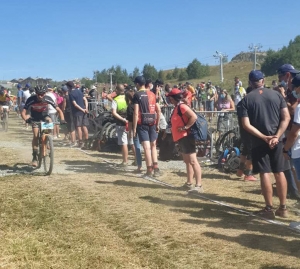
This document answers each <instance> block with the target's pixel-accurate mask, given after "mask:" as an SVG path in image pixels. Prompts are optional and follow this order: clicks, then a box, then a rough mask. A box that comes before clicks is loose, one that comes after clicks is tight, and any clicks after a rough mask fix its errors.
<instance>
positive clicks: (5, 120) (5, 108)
mask: <svg viewBox="0 0 300 269" xmlns="http://www.w3.org/2000/svg"><path fill="white" fill-rule="evenodd" d="M2 109H3V118H2V128H3V130H4V131H5V132H7V131H8V112H9V106H2Z"/></svg>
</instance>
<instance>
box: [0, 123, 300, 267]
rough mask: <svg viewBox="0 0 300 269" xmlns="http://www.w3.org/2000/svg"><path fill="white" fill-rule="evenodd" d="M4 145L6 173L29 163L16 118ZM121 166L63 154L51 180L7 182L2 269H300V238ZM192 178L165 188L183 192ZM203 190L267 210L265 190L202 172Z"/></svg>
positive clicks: (1, 188)
mask: <svg viewBox="0 0 300 269" xmlns="http://www.w3.org/2000/svg"><path fill="white" fill-rule="evenodd" d="M1 137H2V139H1V142H0V144H1V143H2V144H1V147H0V156H4V157H3V158H1V162H0V169H1V170H5V169H8V168H9V169H13V166H14V165H15V164H16V163H26V162H29V161H30V157H31V152H30V137H31V133H30V132H29V131H24V129H21V126H20V125H19V124H17V120H16V119H12V120H11V122H10V130H9V133H8V134H7V135H5V136H1ZM55 144H56V145H57V141H55ZM119 158H120V155H118V154H108V153H98V152H90V154H88V155H87V154H84V153H83V152H81V151H78V150H75V149H70V148H60V147H58V146H56V148H55V167H54V174H53V175H51V176H50V177H45V176H39V175H36V174H30V175H25V174H24V175H11V176H6V177H0V238H1V240H0V268H1V269H11V268H24V269H28V268H32V269H36V268H38V269H39V268H41V269H45V268H52V269H61V268H64V269H71V268H76V269H77V268H93V269H94V268H100V269H103V268H104V269H106V268H130V269H132V268H153V269H157V268H176V269H177V268H178V269H181V268H188V269H189V268H197V269H198V268H204V269H207V268H214V269H219V268H224V269H227V268H245V269H247V268H257V269H258V268H261V269H268V268H270V269H271V268H283V269H285V268H286V269H287V268H294V269H296V268H299V262H300V248H299V246H300V236H299V234H296V233H294V232H291V231H289V230H288V229H286V228H285V227H281V226H276V225H272V224H270V223H267V222H264V221H262V220H259V219H256V218H253V217H249V216H247V215H245V214H241V213H238V212H235V211H232V210H230V209H229V208H226V207H222V206H220V205H218V204H215V203H212V202H210V201H206V200H203V199H199V198H196V197H191V196H189V195H187V194H186V192H185V191H183V190H182V189H180V188H168V187H165V186H162V185H159V184H156V183H152V182H149V181H147V180H144V179H142V178H140V177H138V176H136V175H134V174H132V173H131V172H124V171H120V170H116V169H114V168H112V167H111V166H109V163H117V162H119V161H120V159H119ZM104 160H106V161H104ZM57 167H62V168H64V169H63V170H59V171H58V170H55V169H56V168H57ZM185 176H186V175H185V173H183V172H182V171H179V170H177V169H170V170H164V175H163V177H162V178H161V180H162V181H164V182H167V183H169V184H172V185H174V186H176V187H179V186H181V185H182V184H183V183H184V181H185ZM203 186H204V189H205V194H203V195H204V196H205V197H208V198H210V199H213V200H218V201H223V202H226V203H228V204H230V205H232V206H235V207H238V208H242V209H245V210H249V211H255V210H258V209H260V208H262V206H263V205H264V203H263V198H262V196H261V194H260V186H259V182H244V181H242V180H240V179H238V178H236V177H234V176H230V175H227V174H223V173H220V172H218V171H216V170H209V169H203ZM274 202H275V206H276V205H278V199H277V198H276V197H274ZM292 203H293V201H288V206H290V205H291V204H292ZM297 219H298V220H299V217H297V216H295V215H294V214H292V213H291V214H290V217H289V218H288V219H278V220H280V221H282V222H283V223H284V224H286V225H288V224H289V222H291V221H295V220H297Z"/></svg>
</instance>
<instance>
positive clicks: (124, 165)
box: [117, 163, 128, 168]
mask: <svg viewBox="0 0 300 269" xmlns="http://www.w3.org/2000/svg"><path fill="white" fill-rule="evenodd" d="M127 166H128V164H127V163H119V164H117V167H120V168H127Z"/></svg>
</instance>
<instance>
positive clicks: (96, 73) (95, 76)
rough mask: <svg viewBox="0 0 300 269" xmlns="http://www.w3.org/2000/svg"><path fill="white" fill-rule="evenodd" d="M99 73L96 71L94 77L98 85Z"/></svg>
mask: <svg viewBox="0 0 300 269" xmlns="http://www.w3.org/2000/svg"><path fill="white" fill-rule="evenodd" d="M97 75H98V71H94V79H95V80H96V85H97V83H98V78H97Z"/></svg>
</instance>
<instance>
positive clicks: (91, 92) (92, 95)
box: [89, 90, 96, 99]
mask: <svg viewBox="0 0 300 269" xmlns="http://www.w3.org/2000/svg"><path fill="white" fill-rule="evenodd" d="M89 96H90V97H91V98H92V99H96V91H95V90H90V91H89Z"/></svg>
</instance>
